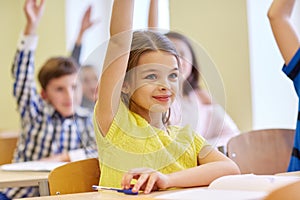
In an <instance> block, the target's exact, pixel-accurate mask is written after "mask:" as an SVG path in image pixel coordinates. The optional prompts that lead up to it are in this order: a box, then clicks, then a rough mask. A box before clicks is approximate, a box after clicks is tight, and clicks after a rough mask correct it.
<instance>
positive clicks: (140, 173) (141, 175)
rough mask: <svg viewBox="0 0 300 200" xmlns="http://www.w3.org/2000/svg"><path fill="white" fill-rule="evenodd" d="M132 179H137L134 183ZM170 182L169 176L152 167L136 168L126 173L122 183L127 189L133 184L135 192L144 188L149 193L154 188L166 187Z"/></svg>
mask: <svg viewBox="0 0 300 200" xmlns="http://www.w3.org/2000/svg"><path fill="white" fill-rule="evenodd" d="M132 180H136V182H135V184H134V185H132V184H131V181H132ZM168 182H169V178H168V176H167V175H165V174H162V173H160V172H158V171H155V170H153V169H150V168H135V169H132V170H130V171H128V172H127V173H126V174H124V176H123V179H122V183H121V185H122V187H123V188H125V189H129V188H131V187H132V186H133V188H132V191H133V192H138V191H139V190H143V191H144V193H145V194H147V193H150V192H151V191H154V190H158V189H166V188H167V187H168Z"/></svg>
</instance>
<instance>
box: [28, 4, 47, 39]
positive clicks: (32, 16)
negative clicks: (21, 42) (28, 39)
mask: <svg viewBox="0 0 300 200" xmlns="http://www.w3.org/2000/svg"><path fill="white" fill-rule="evenodd" d="M44 10H45V0H40V3H39V4H38V3H37V0H26V1H25V4H24V12H25V16H26V20H27V24H26V27H25V31H24V34H25V35H30V34H35V32H36V28H37V26H38V25H39V22H40V20H41V18H42V16H43V14H44Z"/></svg>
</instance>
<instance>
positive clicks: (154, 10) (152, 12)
mask: <svg viewBox="0 0 300 200" xmlns="http://www.w3.org/2000/svg"><path fill="white" fill-rule="evenodd" d="M148 28H150V29H151V28H158V0H150V5H149V13H148Z"/></svg>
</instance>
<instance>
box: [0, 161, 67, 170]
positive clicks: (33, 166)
mask: <svg viewBox="0 0 300 200" xmlns="http://www.w3.org/2000/svg"><path fill="white" fill-rule="evenodd" d="M64 164H66V162H45V161H28V162H19V163H11V164H4V165H1V166H0V169H1V170H4V171H51V170H52V169H54V168H56V167H59V166H61V165H64Z"/></svg>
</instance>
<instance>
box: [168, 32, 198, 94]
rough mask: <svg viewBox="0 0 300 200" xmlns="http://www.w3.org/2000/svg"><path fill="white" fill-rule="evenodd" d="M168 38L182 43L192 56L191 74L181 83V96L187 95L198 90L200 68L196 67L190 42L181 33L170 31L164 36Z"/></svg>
mask: <svg viewBox="0 0 300 200" xmlns="http://www.w3.org/2000/svg"><path fill="white" fill-rule="evenodd" d="M165 35H166V36H167V37H168V38H170V39H172V38H173V39H178V40H181V41H183V42H184V43H185V44H186V45H187V46H188V48H189V50H190V52H191V54H192V63H191V64H192V67H193V68H192V72H191V74H190V75H189V77H187V79H186V80H185V81H184V83H183V87H182V90H183V95H188V94H189V93H190V92H191V91H192V90H195V89H200V85H199V80H200V67H199V65H198V61H197V59H196V54H195V51H194V49H193V47H192V44H191V42H190V40H189V39H188V38H187V37H186V36H184V35H183V34H181V33H178V32H174V31H170V32H168V33H166V34H165Z"/></svg>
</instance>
